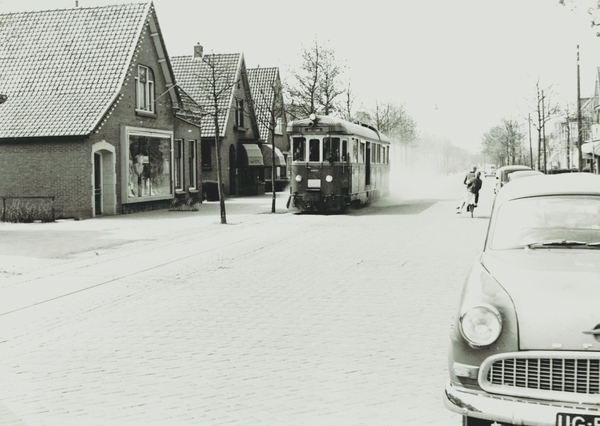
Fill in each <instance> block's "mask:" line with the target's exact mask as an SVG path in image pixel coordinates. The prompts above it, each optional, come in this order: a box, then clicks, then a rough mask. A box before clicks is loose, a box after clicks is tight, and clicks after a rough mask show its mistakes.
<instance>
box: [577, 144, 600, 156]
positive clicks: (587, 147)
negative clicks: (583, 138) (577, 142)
mask: <svg viewBox="0 0 600 426" xmlns="http://www.w3.org/2000/svg"><path fill="white" fill-rule="evenodd" d="M581 152H582V153H583V154H594V155H600V142H586V143H583V144H581Z"/></svg>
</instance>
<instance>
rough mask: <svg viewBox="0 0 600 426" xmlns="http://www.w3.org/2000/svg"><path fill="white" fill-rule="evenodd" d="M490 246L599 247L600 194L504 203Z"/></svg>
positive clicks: (492, 231)
mask: <svg viewBox="0 0 600 426" xmlns="http://www.w3.org/2000/svg"><path fill="white" fill-rule="evenodd" d="M490 232H491V238H490V239H489V247H490V248H491V249H494V250H501V249H509V248H519V247H529V248H537V247H555V248H565V247H576V248H580V247H583V248H587V247H590V248H598V246H599V244H598V243H600V197H598V196H574V195H571V196H564V195H561V196H544V197H531V198H521V199H516V200H512V201H508V202H506V203H504V204H503V205H502V206H501V207H500V208H499V209H498V211H497V212H496V217H495V220H494V225H493V228H492V229H490Z"/></svg>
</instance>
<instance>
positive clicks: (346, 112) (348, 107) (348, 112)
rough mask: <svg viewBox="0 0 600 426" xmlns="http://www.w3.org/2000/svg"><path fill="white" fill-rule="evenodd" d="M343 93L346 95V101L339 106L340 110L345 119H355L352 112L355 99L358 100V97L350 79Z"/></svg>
mask: <svg viewBox="0 0 600 426" xmlns="http://www.w3.org/2000/svg"><path fill="white" fill-rule="evenodd" d="M343 95H344V102H343V104H342V105H341V106H340V107H338V111H339V113H340V115H341V117H342V118H343V119H344V120H347V121H354V119H355V118H354V113H353V112H352V110H353V107H354V101H355V100H356V97H355V96H354V93H353V92H352V86H351V84H350V81H348V84H347V86H346V90H344V93H343Z"/></svg>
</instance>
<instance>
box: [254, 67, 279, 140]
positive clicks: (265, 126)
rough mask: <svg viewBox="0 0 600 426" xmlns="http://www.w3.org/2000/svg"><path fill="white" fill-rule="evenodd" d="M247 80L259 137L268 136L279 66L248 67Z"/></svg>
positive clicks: (265, 138)
mask: <svg viewBox="0 0 600 426" xmlns="http://www.w3.org/2000/svg"><path fill="white" fill-rule="evenodd" d="M248 82H249V84H250V92H251V93H252V100H253V101H254V110H255V113H256V116H257V117H256V120H257V121H258V129H259V132H260V137H261V138H263V139H264V140H268V138H269V120H270V117H271V110H272V108H273V107H274V101H275V99H274V98H275V91H274V90H273V89H274V88H275V87H277V84H278V83H279V68H249V69H248Z"/></svg>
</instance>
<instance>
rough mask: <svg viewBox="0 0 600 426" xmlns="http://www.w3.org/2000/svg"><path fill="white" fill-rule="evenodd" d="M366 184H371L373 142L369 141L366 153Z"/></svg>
mask: <svg viewBox="0 0 600 426" xmlns="http://www.w3.org/2000/svg"><path fill="white" fill-rule="evenodd" d="M365 185H371V142H367V151H366V153H365Z"/></svg>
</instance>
